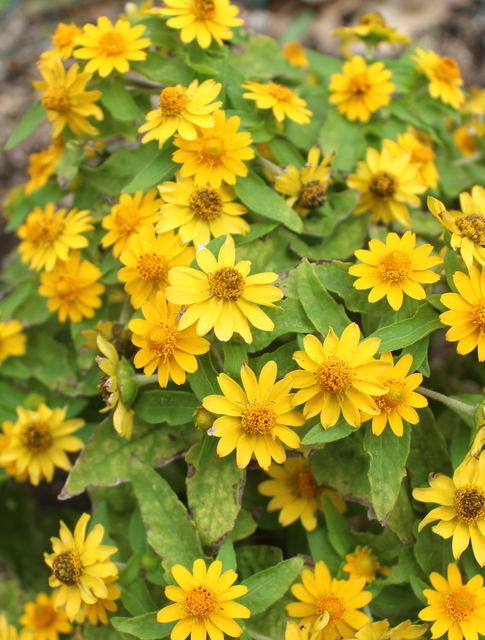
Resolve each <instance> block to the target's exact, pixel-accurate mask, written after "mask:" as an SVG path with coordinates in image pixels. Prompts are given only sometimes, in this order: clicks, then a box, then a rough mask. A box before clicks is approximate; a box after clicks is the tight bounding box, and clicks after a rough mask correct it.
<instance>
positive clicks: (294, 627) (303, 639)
mask: <svg viewBox="0 0 485 640" xmlns="http://www.w3.org/2000/svg"><path fill="white" fill-rule="evenodd" d="M329 620H330V615H329V613H328V611H325V613H324V614H323V615H321V616H320V617H318V618H317V619H316V621H315V622H314V623H313V624H298V623H297V622H287V623H286V627H285V640H320V632H321V630H322V629H323V628H324V627H326V626H327V624H328V622H329Z"/></svg>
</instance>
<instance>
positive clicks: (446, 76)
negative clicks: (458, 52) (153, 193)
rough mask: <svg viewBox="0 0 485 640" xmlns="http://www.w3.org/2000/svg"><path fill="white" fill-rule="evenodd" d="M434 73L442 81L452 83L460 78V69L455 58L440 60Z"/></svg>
mask: <svg viewBox="0 0 485 640" xmlns="http://www.w3.org/2000/svg"><path fill="white" fill-rule="evenodd" d="M434 72H435V74H436V76H437V77H438V78H439V79H440V80H444V81H446V82H450V81H453V80H457V79H458V78H459V77H460V67H459V66H458V64H457V62H456V61H455V60H453V58H447V57H445V58H440V59H439V61H438V62H437V63H436V66H435V69H434Z"/></svg>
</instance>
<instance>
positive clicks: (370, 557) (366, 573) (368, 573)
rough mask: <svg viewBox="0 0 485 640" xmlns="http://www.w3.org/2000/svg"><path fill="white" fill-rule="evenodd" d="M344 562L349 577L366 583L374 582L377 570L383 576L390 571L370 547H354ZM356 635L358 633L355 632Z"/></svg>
mask: <svg viewBox="0 0 485 640" xmlns="http://www.w3.org/2000/svg"><path fill="white" fill-rule="evenodd" d="M345 562H346V563H345V565H344V567H343V569H344V571H346V572H347V573H348V574H349V578H364V580H365V581H366V583H370V582H374V580H375V579H376V573H377V572H379V573H381V574H382V575H385V576H388V575H389V573H390V572H391V570H390V569H389V567H385V566H384V565H382V564H381V563H380V562H379V560H378V559H377V558H376V556H375V555H374V553H373V552H372V549H371V548H370V547H360V546H358V547H355V549H354V550H353V551H352V553H348V554H347V555H346V556H345ZM356 637H357V638H358V637H359V635H358V634H356ZM362 640H363V639H362Z"/></svg>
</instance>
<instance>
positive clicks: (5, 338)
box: [0, 320, 25, 364]
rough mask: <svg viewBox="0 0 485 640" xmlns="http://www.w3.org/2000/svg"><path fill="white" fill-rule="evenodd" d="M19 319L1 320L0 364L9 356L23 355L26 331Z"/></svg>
mask: <svg viewBox="0 0 485 640" xmlns="http://www.w3.org/2000/svg"><path fill="white" fill-rule="evenodd" d="M22 331H23V327H22V324H21V323H20V322H19V321H18V320H5V321H4V322H1V321H0V364H2V362H3V361H4V360H6V359H7V358H8V357H9V356H23V355H24V353H25V333H23V332H22Z"/></svg>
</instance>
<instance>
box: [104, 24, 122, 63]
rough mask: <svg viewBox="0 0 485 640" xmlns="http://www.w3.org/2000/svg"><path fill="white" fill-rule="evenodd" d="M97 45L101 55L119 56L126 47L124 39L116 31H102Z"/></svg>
mask: <svg viewBox="0 0 485 640" xmlns="http://www.w3.org/2000/svg"><path fill="white" fill-rule="evenodd" d="M98 47H99V49H100V51H101V54H102V55H105V56H108V57H114V56H119V55H120V54H122V53H123V52H124V51H125V49H126V41H125V39H124V38H123V36H122V35H121V34H119V33H118V32H117V31H114V30H113V31H108V33H103V35H102V36H101V38H100V39H99V42H98Z"/></svg>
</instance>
